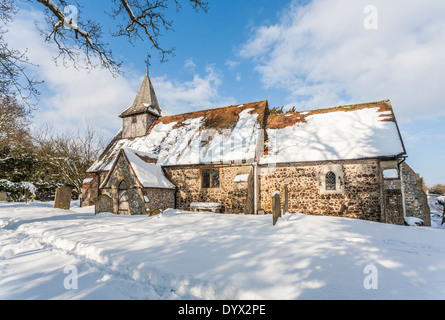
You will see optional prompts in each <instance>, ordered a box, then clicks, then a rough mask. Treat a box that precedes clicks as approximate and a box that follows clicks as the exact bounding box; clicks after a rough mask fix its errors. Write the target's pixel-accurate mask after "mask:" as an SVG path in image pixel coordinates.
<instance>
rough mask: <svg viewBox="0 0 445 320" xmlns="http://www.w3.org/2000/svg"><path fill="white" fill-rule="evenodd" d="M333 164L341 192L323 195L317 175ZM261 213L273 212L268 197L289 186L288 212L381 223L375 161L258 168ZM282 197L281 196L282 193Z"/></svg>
mask: <svg viewBox="0 0 445 320" xmlns="http://www.w3.org/2000/svg"><path fill="white" fill-rule="evenodd" d="M329 164H335V165H336V166H338V165H339V166H340V168H341V170H342V174H343V177H339V178H341V179H342V180H343V181H340V185H341V188H342V191H341V192H340V193H324V192H322V191H321V190H320V189H321V185H322V181H321V176H320V172H323V168H324V167H325V166H326V165H329ZM259 170H260V176H259V184H260V193H259V196H260V210H261V209H262V210H264V211H265V212H266V213H272V201H271V199H272V198H271V195H272V194H273V192H274V191H275V190H279V191H281V192H283V188H284V186H285V185H287V186H288V190H289V198H288V202H289V203H288V206H289V208H288V210H289V212H291V213H305V214H313V215H334V216H340V217H347V218H357V219H364V220H370V221H381V204H382V202H381V201H382V197H381V179H380V169H379V162H378V160H355V161H353V160H351V161H335V162H329V163H326V162H310V163H287V164H277V165H276V167H275V168H269V167H265V166H263V167H260V168H259ZM283 194H284V193H283Z"/></svg>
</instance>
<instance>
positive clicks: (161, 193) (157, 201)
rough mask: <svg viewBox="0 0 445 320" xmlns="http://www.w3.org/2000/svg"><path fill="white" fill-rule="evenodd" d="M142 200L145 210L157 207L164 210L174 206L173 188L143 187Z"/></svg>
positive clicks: (174, 191)
mask: <svg viewBox="0 0 445 320" xmlns="http://www.w3.org/2000/svg"><path fill="white" fill-rule="evenodd" d="M143 193H144V201H145V200H148V202H147V201H145V207H146V209H145V210H146V211H148V210H153V209H159V210H162V211H163V210H166V209H169V208H172V209H174V208H175V193H176V190H175V189H159V188H150V189H144V190H143Z"/></svg>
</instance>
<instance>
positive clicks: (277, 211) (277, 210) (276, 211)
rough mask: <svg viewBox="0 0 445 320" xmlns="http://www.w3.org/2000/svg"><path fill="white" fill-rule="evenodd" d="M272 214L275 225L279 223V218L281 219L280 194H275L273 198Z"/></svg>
mask: <svg viewBox="0 0 445 320" xmlns="http://www.w3.org/2000/svg"><path fill="white" fill-rule="evenodd" d="M272 213H273V225H275V224H276V223H277V220H278V218H279V217H281V202H280V193H279V192H274V194H273V196H272Z"/></svg>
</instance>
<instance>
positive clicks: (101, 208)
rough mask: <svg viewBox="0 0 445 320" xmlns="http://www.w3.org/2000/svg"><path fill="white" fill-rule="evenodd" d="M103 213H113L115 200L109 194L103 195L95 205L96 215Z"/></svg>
mask: <svg viewBox="0 0 445 320" xmlns="http://www.w3.org/2000/svg"><path fill="white" fill-rule="evenodd" d="M101 212H111V213H113V199H111V197H110V196H109V195H107V194H101V195H100V196H99V197H98V198H97V200H96V203H95V204H94V214H98V213H101Z"/></svg>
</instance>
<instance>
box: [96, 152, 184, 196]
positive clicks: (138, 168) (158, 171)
mask: <svg viewBox="0 0 445 320" xmlns="http://www.w3.org/2000/svg"><path fill="white" fill-rule="evenodd" d="M121 153H123V154H125V156H126V158H127V160H128V163H129V165H130V167H131V169H132V170H133V172H134V175H135V176H136V179H137V181H138V182H139V184H140V186H141V187H143V188H162V189H175V188H176V186H175V185H174V184H173V183H172V182H171V181H170V180H168V179H167V177H166V176H165V175H164V171H163V170H162V167H161V166H160V165H158V164H156V163H149V162H146V161H145V160H143V158H147V157H149V156H150V155H148V154H145V153H143V152H141V151H139V150H134V149H131V148H128V147H124V148H121V149H120V152H119V153H118V155H117V157H116V158H115V160H114V162H117V161H118V158H119V155H120V154H121ZM113 167H114V163H113ZM112 172H113V171H112V170H111V171H110V172H109V173H108V176H107V177H106V178H105V180H104V182H103V183H102V185H101V187H103V186H104V185H106V183H107V182H108V179H109V177H110V176H111V174H112Z"/></svg>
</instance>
